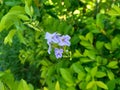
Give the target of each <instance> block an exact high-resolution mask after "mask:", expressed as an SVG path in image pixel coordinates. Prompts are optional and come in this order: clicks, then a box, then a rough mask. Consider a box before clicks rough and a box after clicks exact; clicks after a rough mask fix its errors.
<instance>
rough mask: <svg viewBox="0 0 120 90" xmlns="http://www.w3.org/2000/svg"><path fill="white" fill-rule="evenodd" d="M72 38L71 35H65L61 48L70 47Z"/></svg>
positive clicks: (62, 38) (60, 43) (62, 37)
mask: <svg viewBox="0 0 120 90" xmlns="http://www.w3.org/2000/svg"><path fill="white" fill-rule="evenodd" d="M69 40H70V36H69V35H63V36H61V37H60V42H59V45H60V46H70V44H71V43H70V41H69Z"/></svg>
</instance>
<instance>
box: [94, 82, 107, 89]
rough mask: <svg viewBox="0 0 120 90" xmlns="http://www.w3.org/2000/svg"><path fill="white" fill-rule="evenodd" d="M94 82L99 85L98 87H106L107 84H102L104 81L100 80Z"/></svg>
mask: <svg viewBox="0 0 120 90" xmlns="http://www.w3.org/2000/svg"><path fill="white" fill-rule="evenodd" d="M96 84H97V86H98V87H100V88H103V89H108V87H107V85H106V84H104V83H103V82H101V81H96Z"/></svg>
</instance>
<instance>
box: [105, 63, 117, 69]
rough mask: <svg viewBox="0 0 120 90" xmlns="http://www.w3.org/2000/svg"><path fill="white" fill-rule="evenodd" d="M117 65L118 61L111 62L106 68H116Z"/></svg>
mask: <svg viewBox="0 0 120 90" xmlns="http://www.w3.org/2000/svg"><path fill="white" fill-rule="evenodd" d="M117 64H118V61H111V62H109V63H108V65H107V67H109V68H112V67H115V66H117Z"/></svg>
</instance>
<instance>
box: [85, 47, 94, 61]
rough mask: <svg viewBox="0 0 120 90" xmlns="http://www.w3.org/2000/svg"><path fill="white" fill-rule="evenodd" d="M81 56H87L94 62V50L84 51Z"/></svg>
mask: <svg viewBox="0 0 120 90" xmlns="http://www.w3.org/2000/svg"><path fill="white" fill-rule="evenodd" d="M83 55H84V56H88V57H89V58H90V59H93V60H94V59H95V58H96V51H95V50H87V49H85V51H84V53H83Z"/></svg>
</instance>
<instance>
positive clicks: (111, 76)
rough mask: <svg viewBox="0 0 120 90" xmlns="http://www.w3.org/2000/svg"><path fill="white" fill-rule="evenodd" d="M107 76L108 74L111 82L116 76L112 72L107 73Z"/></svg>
mask: <svg viewBox="0 0 120 90" xmlns="http://www.w3.org/2000/svg"><path fill="white" fill-rule="evenodd" d="M107 74H108V77H109V79H110V80H113V79H114V74H113V72H112V71H111V70H109V71H107Z"/></svg>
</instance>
